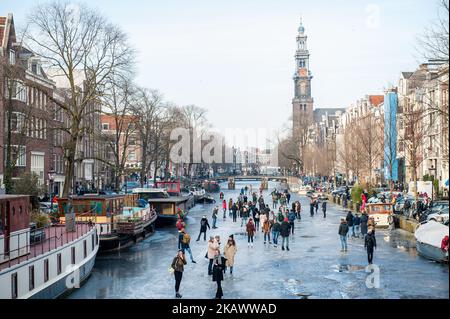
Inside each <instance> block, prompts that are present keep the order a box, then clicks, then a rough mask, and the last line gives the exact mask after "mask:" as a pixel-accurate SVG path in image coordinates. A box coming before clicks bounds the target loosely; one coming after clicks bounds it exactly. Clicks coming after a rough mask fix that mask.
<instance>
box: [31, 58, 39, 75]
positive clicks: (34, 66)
mask: <svg viewBox="0 0 450 319" xmlns="http://www.w3.org/2000/svg"><path fill="white" fill-rule="evenodd" d="M38 69H39V65H38V63H37V62H36V61H33V62H31V72H33V73H34V74H38Z"/></svg>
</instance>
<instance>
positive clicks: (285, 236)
mask: <svg viewBox="0 0 450 319" xmlns="http://www.w3.org/2000/svg"><path fill="white" fill-rule="evenodd" d="M290 233H291V224H290V223H289V219H287V218H285V219H284V220H283V222H282V223H281V226H280V235H281V238H282V242H281V249H282V250H284V243H286V250H287V251H289V235H290Z"/></svg>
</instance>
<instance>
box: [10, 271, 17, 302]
mask: <svg viewBox="0 0 450 319" xmlns="http://www.w3.org/2000/svg"><path fill="white" fill-rule="evenodd" d="M17 295H18V293H17V273H16V272H15V273H13V274H11V298H12V299H17V297H18V296H17Z"/></svg>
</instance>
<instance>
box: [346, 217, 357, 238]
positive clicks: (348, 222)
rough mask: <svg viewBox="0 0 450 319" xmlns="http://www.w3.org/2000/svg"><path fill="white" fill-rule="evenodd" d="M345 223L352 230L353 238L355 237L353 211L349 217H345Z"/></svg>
mask: <svg viewBox="0 0 450 319" xmlns="http://www.w3.org/2000/svg"><path fill="white" fill-rule="evenodd" d="M345 221H346V222H347V226H348V227H349V228H350V227H351V228H352V230H353V234H352V237H355V228H354V227H353V214H352V212H351V211H348V213H347V217H345Z"/></svg>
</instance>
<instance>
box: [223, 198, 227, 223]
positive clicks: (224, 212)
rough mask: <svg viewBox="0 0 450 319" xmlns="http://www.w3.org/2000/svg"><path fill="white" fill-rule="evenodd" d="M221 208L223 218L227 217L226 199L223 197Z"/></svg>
mask: <svg viewBox="0 0 450 319" xmlns="http://www.w3.org/2000/svg"><path fill="white" fill-rule="evenodd" d="M222 209H223V219H224V220H225V219H226V218H227V201H226V200H225V199H224V200H223V201H222Z"/></svg>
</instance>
